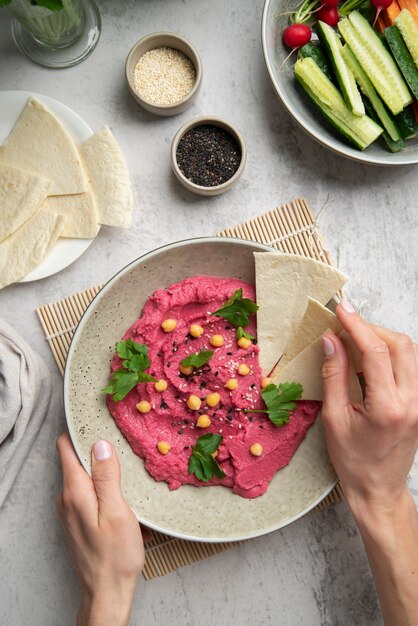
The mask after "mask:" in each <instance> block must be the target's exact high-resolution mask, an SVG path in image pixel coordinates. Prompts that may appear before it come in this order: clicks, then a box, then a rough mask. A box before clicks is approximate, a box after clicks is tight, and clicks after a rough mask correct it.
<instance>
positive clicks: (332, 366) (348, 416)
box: [322, 302, 418, 626]
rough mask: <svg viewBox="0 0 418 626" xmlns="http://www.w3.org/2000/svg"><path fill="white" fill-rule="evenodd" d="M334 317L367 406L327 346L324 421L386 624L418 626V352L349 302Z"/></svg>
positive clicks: (332, 344)
mask: <svg viewBox="0 0 418 626" xmlns="http://www.w3.org/2000/svg"><path fill="white" fill-rule="evenodd" d="M337 316H338V319H339V320H340V322H341V324H342V325H343V327H344V329H345V330H346V331H347V332H348V333H349V335H350V338H351V340H352V342H353V343H354V346H355V347H356V348H357V349H358V350H359V352H360V353H361V357H362V369H363V375H364V380H365V384H366V395H365V399H364V402H363V403H362V404H359V405H352V404H351V403H350V399H349V397H348V356H347V352H346V350H345V348H344V345H343V344H342V342H341V340H340V339H339V338H338V337H337V336H335V335H331V334H328V333H327V334H326V335H325V336H324V338H323V344H324V352H325V359H324V366H323V380H324V402H323V410H322V420H323V424H324V428H325V435H326V439H327V445H328V450H329V454H330V457H331V460H332V462H333V464H334V467H335V469H336V470H337V473H338V475H339V477H340V480H341V483H342V486H343V488H344V492H345V494H346V497H347V501H348V504H349V506H350V508H351V511H352V513H353V516H354V519H355V520H356V522H357V525H358V527H359V530H360V533H361V536H362V538H363V542H364V545H365V548H366V552H367V556H368V559H369V562H370V566H371V569H372V572H373V575H374V577H375V581H376V587H377V591H378V594H379V599H380V604H381V606H382V613H383V617H384V620H385V624H386V626H416V625H417V624H418V593H417V573H418V515H417V509H416V505H415V502H414V500H413V498H412V496H411V494H410V493H409V491H408V488H407V483H406V478H407V475H408V472H409V470H410V469H411V466H412V463H413V460H414V455H415V453H416V451H417V443H418V365H417V351H416V346H415V345H414V344H413V342H412V341H411V339H409V337H406V336H405V335H401V334H399V333H394V332H392V331H389V330H386V329H384V328H380V327H377V326H372V325H370V324H367V323H366V322H365V321H364V320H363V319H362V318H361V317H360V316H359V315H357V313H355V312H354V309H353V308H352V307H351V305H350V304H349V303H348V302H343V303H341V304H339V305H338V307H337Z"/></svg>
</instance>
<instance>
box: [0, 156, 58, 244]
mask: <svg viewBox="0 0 418 626" xmlns="http://www.w3.org/2000/svg"><path fill="white" fill-rule="evenodd" d="M50 185H51V181H50V180H48V179H47V178H41V177H40V176H34V175H33V174H28V173H27V172H23V171H22V170H18V169H16V168H15V167H11V166H10V165H5V164H4V163H0V241H2V240H3V239H5V238H6V237H8V236H9V235H11V234H12V233H13V232H14V231H15V230H17V229H18V228H19V226H21V225H22V224H23V223H24V222H26V220H28V219H29V218H30V217H32V215H34V214H35V213H36V211H37V210H38V209H39V207H40V206H41V204H42V203H43V202H44V200H45V198H46V196H47V193H48V189H49V187H50Z"/></svg>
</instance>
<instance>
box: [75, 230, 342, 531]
mask: <svg viewBox="0 0 418 626" xmlns="http://www.w3.org/2000/svg"><path fill="white" fill-rule="evenodd" d="M200 243H202V244H204V243H219V244H220V245H222V244H225V245H227V244H230V243H235V244H238V245H245V246H248V245H252V246H253V247H254V248H258V249H259V250H260V251H262V252H271V251H272V250H273V249H272V248H271V247H270V246H267V245H266V244H263V243H259V242H255V241H249V240H247V239H238V238H234V237H225V238H222V237H196V238H193V239H184V240H181V241H176V242H174V243H170V244H168V245H164V246H160V247H159V248H155V249H154V250H151V251H150V252H147V253H145V254H143V255H142V256H140V257H138V258H137V259H135V260H134V261H131V263H129V264H128V265H125V266H124V267H123V268H122V269H120V270H119V271H118V272H117V273H116V274H115V275H114V276H112V278H110V279H109V280H108V281H107V283H105V285H104V286H103V287H102V289H101V290H100V291H99V293H98V294H97V295H96V296H95V297H94V298H93V300H92V301H91V303H90V304H89V306H88V307H87V309H86V310H85V311H84V313H83V315H82V317H81V319H80V322H79V323H78V325H77V328H76V330H75V332H74V335H73V338H72V340H71V344H70V348H69V350H68V355H67V360H66V364H65V370H64V382H63V386H64V410H65V419H66V422H67V428H68V432H69V435H70V438H71V441H72V443H73V446H74V449H75V451H76V453H77V456H78V458H79V461H80V463H81V464H82V466H83V467H84V469H85V470H86V472H87V474H88V475H89V476H91V471H90V467H89V466H88V465H87V464H86V463H85V462H84V460H83V455H82V454H81V453H80V450H79V448H78V445H77V437H76V435H75V430H74V428H73V424H72V422H71V420H70V418H69V413H70V411H69V400H68V385H69V383H68V378H69V371H70V368H71V361H72V357H73V352H74V350H75V348H76V345H77V341H78V338H79V336H80V334H81V333H82V330H83V327H84V324H85V323H86V321H87V319H88V318H89V316H90V313H91V312H92V311H93V310H94V307H95V305H96V303H97V302H98V301H99V300H100V299H101V298H102V297H103V296H104V295H105V293H106V292H107V291H108V290H109V289H110V288H111V287H112V286H113V285H114V283H115V282H117V280H118V279H119V278H121V277H122V276H124V275H125V274H127V273H128V272H130V271H131V270H132V269H133V268H134V267H136V266H137V265H139V264H140V263H145V262H147V261H148V260H149V259H151V258H152V257H154V256H158V254H160V253H161V252H163V251H167V250H170V249H171V250H173V249H175V248H179V247H182V246H183V247H184V246H188V245H199V244H200ZM337 483H338V478H336V479H335V480H331V481H330V483H329V484H328V486H327V488H326V489H325V490H324V491H323V493H322V494H320V495H319V496H318V498H316V499H315V500H314V501H312V502H311V503H310V504H309V506H307V507H306V508H305V509H303V510H302V511H300V512H299V513H298V514H297V515H294V516H292V517H289V518H287V519H286V520H284V521H281V522H278V523H277V524H273V525H272V526H271V527H270V528H267V529H265V528H264V529H261V530H257V531H254V532H252V533H248V535H246V536H242V535H240V536H239V537H228V538H225V537H210V538H202V537H197V536H195V535H187V534H186V533H182V532H176V531H173V530H171V529H170V530H169V531H167V529H166V528H164V527H161V526H159V525H158V524H152V523H150V521H149V520H146V521H145V520H143V519H141V516H139V515H137V516H136V517H137V519H138V521H139V522H140V523H143V524H144V525H147V526H148V527H149V528H152V529H153V530H156V531H157V532H161V533H165V534H168V535H170V536H172V537H177V538H179V539H185V540H188V541H198V542H201V543H225V542H234V541H244V540H246V539H253V538H255V537H261V536H263V535H267V534H269V533H271V532H274V531H276V530H279V529H280V528H284V527H285V526H287V525H288V524H291V523H293V522H295V521H296V520H298V519H299V518H301V517H303V516H304V515H305V514H306V513H308V512H309V511H311V510H312V509H314V508H315V507H316V506H317V505H318V504H319V503H320V502H321V501H322V500H323V499H324V498H326V496H327V495H328V494H329V493H330V492H331V491H332V490H333V489H334V487H335V486H336V484H337Z"/></svg>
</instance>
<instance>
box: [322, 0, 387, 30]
mask: <svg viewBox="0 0 418 626" xmlns="http://www.w3.org/2000/svg"><path fill="white" fill-rule="evenodd" d="M379 1H380V0H379ZM391 1H392V0H391ZM317 16H318V19H319V20H321V22H325V24H328V25H329V26H332V27H334V26H337V24H338V20H339V19H340V16H339V15H338V10H337V9H336V7H332V6H323V7H321V8H320V9H319V11H318V13H317Z"/></svg>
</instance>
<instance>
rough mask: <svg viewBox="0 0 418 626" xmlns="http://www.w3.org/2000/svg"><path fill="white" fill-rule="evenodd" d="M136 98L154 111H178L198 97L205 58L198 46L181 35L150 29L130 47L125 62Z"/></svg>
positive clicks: (129, 82) (175, 112) (162, 113)
mask: <svg viewBox="0 0 418 626" xmlns="http://www.w3.org/2000/svg"><path fill="white" fill-rule="evenodd" d="M125 74H126V80H127V82H128V87H129V90H130V92H131V94H132V96H133V98H134V99H135V100H136V101H137V102H138V103H139V104H140V105H141V106H142V107H143V108H144V109H146V110H147V111H149V112H150V113H154V114H155V115H162V116H169V115H177V114H179V113H182V112H183V111H185V110H186V109H187V108H188V107H189V106H190V105H191V104H192V102H193V101H194V99H195V98H196V96H197V94H198V92H199V89H200V85H201V82H202V62H201V60H200V56H199V53H198V52H197V50H196V48H195V47H194V46H193V45H192V44H191V43H190V42H189V41H187V39H185V38H184V37H182V36H181V35H177V34H175V33H170V32H159V33H151V34H150V35H147V36H146V37H143V38H142V39H140V40H139V41H137V43H136V44H135V45H134V46H133V47H132V48H131V51H130V52H129V54H128V57H127V59H126V64H125Z"/></svg>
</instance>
